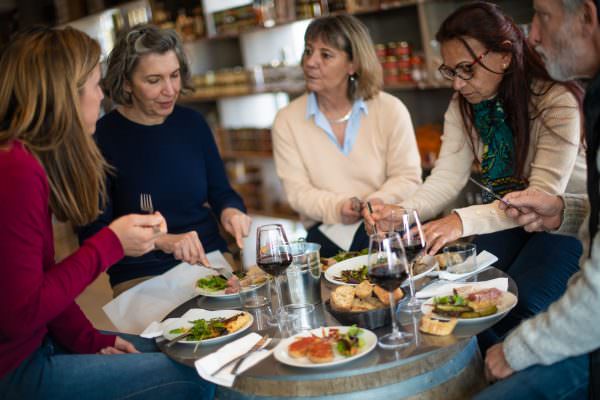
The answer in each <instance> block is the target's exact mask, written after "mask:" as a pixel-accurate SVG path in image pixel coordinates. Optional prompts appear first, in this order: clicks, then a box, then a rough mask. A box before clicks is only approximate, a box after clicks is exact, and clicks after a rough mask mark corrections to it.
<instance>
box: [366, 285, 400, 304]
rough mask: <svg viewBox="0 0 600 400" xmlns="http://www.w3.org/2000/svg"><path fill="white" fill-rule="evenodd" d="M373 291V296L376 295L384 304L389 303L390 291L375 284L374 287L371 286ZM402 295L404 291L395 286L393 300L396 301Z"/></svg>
mask: <svg viewBox="0 0 600 400" xmlns="http://www.w3.org/2000/svg"><path fill="white" fill-rule="evenodd" d="M373 293H375V296H377V298H378V299H379V300H380V301H381V302H382V303H383V304H384V305H386V306H389V305H390V292H388V291H387V290H385V289H383V288H382V287H380V286H377V285H375V287H373ZM403 297H404V292H403V291H402V289H400V288H397V289H396V290H394V301H398V300H400V299H401V298H403Z"/></svg>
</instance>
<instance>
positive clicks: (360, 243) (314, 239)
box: [306, 223, 369, 257]
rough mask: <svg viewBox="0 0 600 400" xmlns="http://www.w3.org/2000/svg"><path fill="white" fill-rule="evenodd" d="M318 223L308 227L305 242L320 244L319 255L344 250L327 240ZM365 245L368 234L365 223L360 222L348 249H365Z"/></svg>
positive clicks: (334, 253)
mask: <svg viewBox="0 0 600 400" xmlns="http://www.w3.org/2000/svg"><path fill="white" fill-rule="evenodd" d="M319 225H321V224H317V225H315V226H313V227H312V228H310V229H309V230H308V235H306V241H307V242H311V243H318V244H320V245H321V250H320V253H319V255H320V256H321V257H333V256H335V255H336V254H337V253H339V252H340V251H344V250H343V249H342V248H341V247H338V246H337V245H336V244H335V243H333V242H332V241H331V240H329V238H328V237H327V236H325V235H324V234H323V232H321V231H320V230H319ZM367 247H369V236H368V235H367V232H366V231H365V224H364V223H362V224H360V226H359V227H358V230H357V231H356V233H355V234H354V239H353V240H352V245H351V246H350V251H360V250H362V249H366V248H367Z"/></svg>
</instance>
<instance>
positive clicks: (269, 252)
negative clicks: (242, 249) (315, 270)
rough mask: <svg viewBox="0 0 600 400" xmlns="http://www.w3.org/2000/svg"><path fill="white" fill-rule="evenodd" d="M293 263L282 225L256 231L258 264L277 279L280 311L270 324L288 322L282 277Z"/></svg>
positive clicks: (278, 310)
mask: <svg viewBox="0 0 600 400" xmlns="http://www.w3.org/2000/svg"><path fill="white" fill-rule="evenodd" d="M291 263H292V251H291V248H290V242H289V241H288V239H287V236H286V234H285V230H284V229H283V226H281V224H270V225H263V226H259V227H258V228H257V230H256V264H257V265H258V266H259V267H260V268H261V269H262V270H263V271H265V272H266V273H268V274H270V275H272V276H273V277H274V278H275V291H276V292H277V306H278V309H277V311H276V312H275V313H273V317H272V320H271V321H270V324H272V325H278V324H279V322H280V321H286V320H287V315H286V314H287V313H286V311H285V308H284V307H283V297H282V295H281V281H280V279H281V276H282V275H283V274H284V273H285V270H286V269H287V267H289V265H290V264H291Z"/></svg>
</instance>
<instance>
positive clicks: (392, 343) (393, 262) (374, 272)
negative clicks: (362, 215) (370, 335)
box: [368, 232, 412, 349]
mask: <svg viewBox="0 0 600 400" xmlns="http://www.w3.org/2000/svg"><path fill="white" fill-rule="evenodd" d="M408 270H409V265H408V261H407V260H406V255H405V254H404V248H403V247H402V240H401V239H400V235H398V234H397V233H395V232H380V233H376V234H373V235H371V236H370V237H369V256H368V271H369V272H368V275H369V281H370V282H371V283H374V284H376V285H379V286H381V287H382V288H383V289H385V290H387V291H389V292H390V312H391V317H392V332H391V333H389V334H387V335H384V336H382V337H380V338H379V345H380V346H381V347H383V348H386V349H395V348H399V347H403V346H406V345H408V344H409V343H411V341H412V334H410V333H405V332H401V331H400V330H399V329H398V323H397V321H396V301H395V297H394V291H395V290H396V289H398V288H399V287H400V285H401V284H402V283H403V282H404V281H405V280H406V279H407V278H408Z"/></svg>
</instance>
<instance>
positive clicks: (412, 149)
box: [273, 15, 421, 257]
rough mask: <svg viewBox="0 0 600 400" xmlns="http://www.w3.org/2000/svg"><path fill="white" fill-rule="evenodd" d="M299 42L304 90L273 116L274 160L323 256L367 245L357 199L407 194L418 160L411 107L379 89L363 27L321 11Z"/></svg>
mask: <svg viewBox="0 0 600 400" xmlns="http://www.w3.org/2000/svg"><path fill="white" fill-rule="evenodd" d="M304 42H305V49H304V55H303V57H302V68H303V70H304V78H305V80H306V89H307V92H308V93H306V94H305V95H303V96H301V97H299V98H298V99H296V100H294V101H293V102H291V103H290V104H289V105H288V106H287V107H285V108H284V109H282V110H281V111H280V112H279V113H278V114H277V117H276V118H275V122H274V124H273V145H274V153H275V164H276V168H277V174H278V175H279V178H280V179H281V181H282V182H283V187H284V190H285V193H286V196H287V199H288V202H289V203H290V205H291V206H292V208H294V209H295V210H296V211H297V212H298V213H299V214H300V216H301V217H302V220H303V223H304V225H305V226H306V228H307V229H308V237H307V240H308V241H311V242H317V243H319V244H321V255H323V256H325V257H330V256H332V255H335V253H337V252H338V251H339V250H342V249H343V250H348V248H349V249H350V250H361V249H363V248H366V247H367V245H368V237H367V235H366V233H365V231H364V229H362V228H361V227H360V226H359V221H360V211H361V202H363V203H362V204H363V205H364V201H367V200H368V201H370V202H372V203H373V204H380V203H383V202H385V203H389V202H391V201H392V202H400V201H402V200H404V199H405V198H407V197H408V196H410V195H411V194H412V193H413V192H414V191H415V190H416V189H417V187H418V185H419V184H420V183H421V161H420V158H419V152H418V150H417V144H416V140H415V134H414V130H413V126H412V122H411V119H410V115H409V113H408V110H407V109H406V107H405V106H404V104H402V102H401V101H400V100H399V99H398V98H396V97H394V96H391V95H389V94H387V93H384V92H382V91H381V87H382V71H381V66H380V64H379V62H378V61H377V56H376V55H375V51H374V48H373V43H372V41H371V38H370V36H369V33H368V31H367V28H366V27H365V26H364V25H363V24H362V23H361V22H360V21H359V20H358V19H356V18H354V17H352V16H349V15H336V16H330V17H324V18H319V19H316V20H314V21H313V22H311V24H310V25H309V26H308V28H307V30H306V33H305V35H304ZM336 232H337V233H336ZM340 232H342V233H341V234H340ZM344 242H345V244H344Z"/></svg>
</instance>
